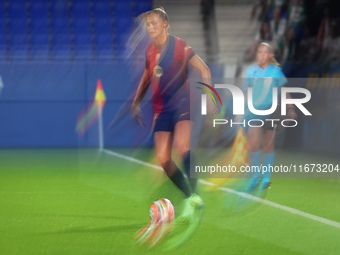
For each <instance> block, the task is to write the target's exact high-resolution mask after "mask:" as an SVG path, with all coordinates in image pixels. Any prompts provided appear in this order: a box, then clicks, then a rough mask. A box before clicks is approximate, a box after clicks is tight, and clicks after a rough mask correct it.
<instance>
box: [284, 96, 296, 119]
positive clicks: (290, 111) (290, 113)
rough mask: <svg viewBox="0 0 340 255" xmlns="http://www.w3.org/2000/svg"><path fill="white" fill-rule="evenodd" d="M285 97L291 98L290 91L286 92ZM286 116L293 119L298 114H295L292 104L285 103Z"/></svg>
mask: <svg viewBox="0 0 340 255" xmlns="http://www.w3.org/2000/svg"><path fill="white" fill-rule="evenodd" d="M286 98H287V99H291V98H292V96H291V95H290V93H287V94H286ZM287 116H288V118H291V119H294V120H296V119H297V117H298V116H297V114H296V111H295V106H294V104H287Z"/></svg>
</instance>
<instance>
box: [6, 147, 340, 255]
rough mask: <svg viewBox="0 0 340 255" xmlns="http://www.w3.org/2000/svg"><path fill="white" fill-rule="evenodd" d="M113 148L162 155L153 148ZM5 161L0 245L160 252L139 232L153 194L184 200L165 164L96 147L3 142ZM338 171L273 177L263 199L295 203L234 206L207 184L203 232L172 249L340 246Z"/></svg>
mask: <svg viewBox="0 0 340 255" xmlns="http://www.w3.org/2000/svg"><path fill="white" fill-rule="evenodd" d="M115 151H117V152H119V153H122V154H124V155H127V156H131V157H134V158H138V159H140V160H143V161H146V162H148V163H152V164H154V163H155V160H154V157H153V150H142V151H139V152H138V153H136V152H133V151H131V150H128V149H126V150H123V149H120V150H115ZM277 155H278V156H277V162H286V161H289V160H290V159H291V158H292V157H296V155H294V154H289V153H286V152H282V153H277ZM0 164H1V167H0V254H1V255H14V254H15V255H18V254H19V255H21V254H23V255H30V254H32V255H39V254H51V255H52V254H63V255H66V254H72V255H74V254H82V255H85V254H100V255H105V254H145V253H146V254H160V253H163V252H162V251H161V250H150V251H146V250H142V249H139V248H138V247H136V246H135V244H134V235H135V233H136V232H137V231H138V230H139V229H140V228H141V227H143V226H144V225H145V224H146V223H147V222H148V220H149V215H148V209H149V206H150V204H151V203H152V201H154V200H156V199H158V198H160V197H166V198H168V199H170V200H171V201H172V202H173V204H174V205H175V207H176V210H177V211H178V212H180V210H181V202H182V199H183V197H182V194H181V193H180V192H179V191H178V190H177V189H176V188H175V187H174V186H173V185H172V183H170V182H169V181H168V180H167V178H166V176H165V174H164V173H163V172H162V171H157V170H156V169H153V168H152V167H148V166H145V165H140V164H138V163H136V162H131V161H129V160H126V159H122V158H118V157H115V156H113V155H109V154H107V153H98V151H96V150H85V149H78V150H77V149H69V150H68V149H65V150H62V149H60V150H52V149H50V150H14V149H13V150H0ZM339 180H340V179H301V178H299V179H279V178H277V179H275V178H274V179H273V180H272V189H271V190H269V191H268V193H267V195H266V198H265V199H267V200H268V201H271V202H274V203H276V204H280V205H284V206H286V207H289V208H291V209H292V210H291V211H285V210H282V209H280V208H276V207H273V206H270V205H267V204H264V203H260V202H252V203H249V206H248V207H247V208H245V209H244V210H239V211H233V212H228V211H225V210H223V208H225V207H226V206H227V205H228V196H227V194H225V193H226V192H223V191H217V192H214V193H207V192H201V194H202V198H203V200H204V202H205V211H204V215H203V218H202V222H201V224H200V226H199V228H198V230H197V232H196V233H195V234H194V236H193V237H192V238H191V239H190V240H189V241H188V242H187V243H186V244H185V245H183V246H182V247H181V248H179V249H178V250H174V251H169V252H164V254H255V255H256V254H259V255H260V254H261V255H264V254H313V255H314V254H327V255H329V254H340V227H339V222H340V213H339V212H340V198H339V194H340V181H339ZM200 188H201V189H203V188H204V187H203V184H200ZM294 209H295V210H299V211H302V212H305V213H308V215H315V216H318V217H322V218H323V219H328V220H330V221H331V222H333V223H334V225H332V223H331V224H326V223H324V222H321V221H320V220H315V219H311V218H310V217H308V216H303V215H300V214H297V213H295V212H296V211H294ZM317 219H320V218H317ZM335 223H337V224H335Z"/></svg>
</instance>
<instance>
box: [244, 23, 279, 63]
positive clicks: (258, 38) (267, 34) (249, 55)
mask: <svg viewBox="0 0 340 255" xmlns="http://www.w3.org/2000/svg"><path fill="white" fill-rule="evenodd" d="M271 40H272V36H271V31H270V24H269V23H268V22H267V21H265V22H263V23H262V24H261V28H260V31H258V32H257V34H256V35H255V38H254V43H253V45H252V46H251V48H250V49H249V50H248V51H246V53H245V55H246V56H245V61H246V62H250V61H252V60H253V59H254V57H255V53H256V51H257V46H258V45H259V44H260V43H261V42H263V41H266V42H270V41H271Z"/></svg>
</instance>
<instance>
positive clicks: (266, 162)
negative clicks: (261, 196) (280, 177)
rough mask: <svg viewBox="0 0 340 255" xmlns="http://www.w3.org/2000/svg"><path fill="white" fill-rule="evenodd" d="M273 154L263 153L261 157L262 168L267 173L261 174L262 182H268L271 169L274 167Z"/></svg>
mask: <svg viewBox="0 0 340 255" xmlns="http://www.w3.org/2000/svg"><path fill="white" fill-rule="evenodd" d="M274 158H275V152H273V153H265V154H264V156H263V166H266V167H267V171H266V172H264V173H263V182H264V183H265V182H269V179H270V175H271V172H272V167H273V166H274Z"/></svg>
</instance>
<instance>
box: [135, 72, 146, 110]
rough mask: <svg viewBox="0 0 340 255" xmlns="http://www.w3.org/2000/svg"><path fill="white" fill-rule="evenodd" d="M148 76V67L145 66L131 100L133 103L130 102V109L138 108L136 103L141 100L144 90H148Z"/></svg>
mask: <svg viewBox="0 0 340 255" xmlns="http://www.w3.org/2000/svg"><path fill="white" fill-rule="evenodd" d="M149 77H150V75H149V69H148V68H145V69H144V74H143V76H142V79H141V81H140V83H139V86H138V89H137V93H136V96H135V99H134V100H133V103H132V109H135V108H138V105H139V104H140V102H141V101H142V100H143V98H144V96H145V94H146V92H147V91H148V88H149V85H150V79H149Z"/></svg>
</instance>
